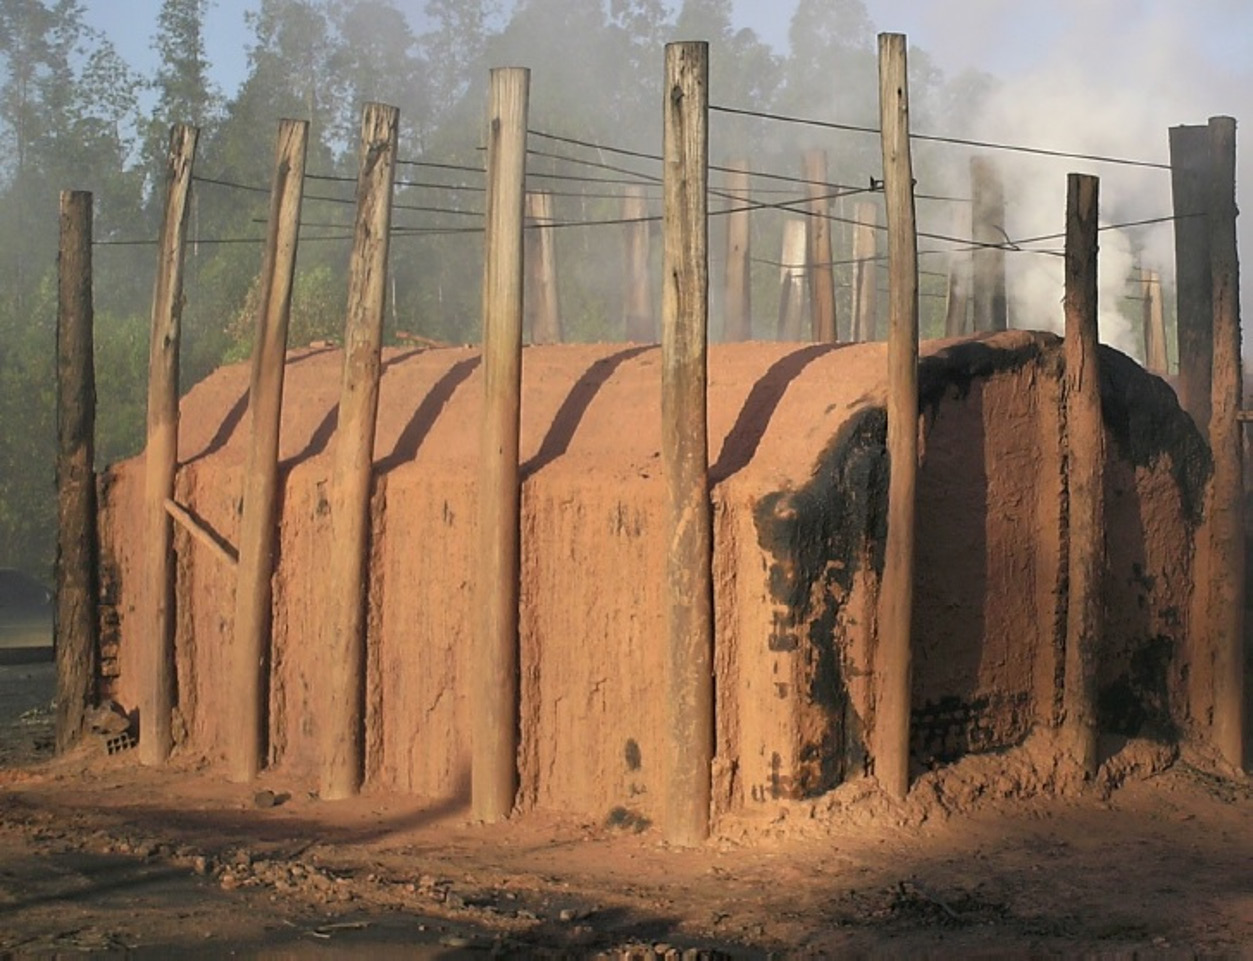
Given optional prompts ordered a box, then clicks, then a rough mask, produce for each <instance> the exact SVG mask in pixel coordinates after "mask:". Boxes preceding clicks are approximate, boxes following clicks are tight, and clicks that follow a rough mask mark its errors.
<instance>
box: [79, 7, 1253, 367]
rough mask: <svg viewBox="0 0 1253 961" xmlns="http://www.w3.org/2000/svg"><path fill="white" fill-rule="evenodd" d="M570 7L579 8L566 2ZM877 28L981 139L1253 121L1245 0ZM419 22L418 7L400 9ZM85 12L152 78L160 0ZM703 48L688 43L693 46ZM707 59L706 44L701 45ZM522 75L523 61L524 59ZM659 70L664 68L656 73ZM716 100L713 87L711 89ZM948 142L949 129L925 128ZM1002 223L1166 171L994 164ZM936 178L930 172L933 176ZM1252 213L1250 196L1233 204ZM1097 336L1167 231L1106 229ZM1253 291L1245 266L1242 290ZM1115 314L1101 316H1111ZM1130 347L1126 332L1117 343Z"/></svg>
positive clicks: (1139, 198)
mask: <svg viewBox="0 0 1253 961" xmlns="http://www.w3.org/2000/svg"><path fill="white" fill-rule="evenodd" d="M571 2H572V3H577V2H586V0H571ZM865 4H866V8H867V10H868V12H869V14H870V17H871V19H872V20H873V22H874V24H875V26H876V28H877V29H879V30H887V31H893V32H900V33H905V34H906V35H907V36H908V38H909V41H910V43H911V45H915V46H918V47H921V48H922V49H924V50H926V51H927V52H928V53H929V54H930V55H931V56H932V58H933V59H934V61H935V63H936V65H937V66H939V67H940V68H941V69H942V70H943V71H944V72H945V73H946V75H948V76H950V77H952V76H955V75H957V74H959V73H960V72H961V71H963V70H965V69H967V68H975V69H978V70H983V71H987V72H989V73H992V74H994V75H996V76H997V77H998V78H999V80H1000V81H1001V82H1000V84H999V85H998V88H997V93H996V95H995V96H994V97H993V98H992V101H991V103H989V104H988V105H987V108H986V109H985V110H984V111H983V112H982V113H981V114H980V115H979V116H977V117H969V116H966V115H963V117H962V119H963V120H964V121H966V122H967V123H968V124H969V125H970V126H971V128H972V129H973V131H974V133H975V135H976V136H978V137H980V138H982V139H986V140H995V141H998V142H1002V143H1018V144H1033V145H1040V146H1049V147H1056V148H1061V149H1065V150H1070V151H1076V152H1084V153H1095V154H1104V155H1115V156H1123V157H1133V158H1139V159H1145V160H1153V161H1165V160H1166V159H1167V129H1168V128H1169V127H1171V126H1174V125H1177V124H1183V123H1189V124H1195V123H1204V122H1205V121H1206V119H1207V118H1208V117H1210V116H1214V115H1218V114H1226V115H1231V116H1234V117H1236V118H1237V120H1239V119H1240V118H1242V117H1244V118H1248V117H1251V116H1253V2H1250V0H1050V2H1048V3H1043V2H1035V3H1028V2H1026V0H865ZM254 5H255V3H254V0H216V3H215V5H214V7H213V9H212V12H211V14H210V17H209V22H208V24H207V45H208V54H209V58H210V60H211V61H212V62H213V75H214V78H215V79H216V81H217V82H218V84H219V85H220V86H221V88H222V90H223V92H224V93H226V94H227V95H228V96H229V95H230V94H231V93H233V92H234V90H235V88H236V86H237V85H238V83H239V82H240V81H241V80H242V78H243V74H244V71H245V68H246V63H247V50H246V47H247V44H248V42H249V41H248V32H247V30H246V28H245V25H244V11H245V10H247V9H249V8H251V7H253V6H254ZM397 6H398V7H399V8H400V9H402V10H404V11H405V12H407V13H409V14H410V16H411V18H412V19H413V20H414V22H415V26H418V27H419V28H420V27H421V24H420V21H419V19H418V18H419V16H420V11H421V10H422V8H423V7H424V6H425V0H398V3H397ZM86 7H87V9H88V15H89V19H90V20H91V22H92V23H93V24H95V25H96V26H98V27H99V28H101V29H103V30H104V31H105V32H106V33H107V34H108V35H109V36H110V37H111V38H112V39H113V41H114V43H115V44H116V45H117V47H118V48H119V50H120V52H121V53H122V54H123V56H124V57H125V58H126V59H127V60H128V61H129V62H130V63H132V64H133V65H134V66H136V67H138V68H140V69H141V70H150V69H151V67H152V66H153V63H152V56H151V54H150V52H149V50H148V46H149V41H150V38H151V36H152V33H153V31H154V28H155V23H156V15H157V10H158V9H159V7H160V0H86ZM794 9H795V0H735V16H736V20H737V26H745V27H751V28H753V29H755V30H756V31H757V32H758V33H759V34H760V35H761V36H762V37H763V38H765V39H766V40H768V41H769V42H771V43H772V44H774V45H775V46H776V47H779V48H780V49H783V48H785V47H786V43H787V29H788V22H789V20H790V19H791V15H792V11H793V10H794ZM688 39H699V38H688ZM712 53H713V55H714V56H717V51H716V50H714V51H712ZM520 65H521V66H528V64H520ZM660 69H661V66H660V63H659V64H658V70H660ZM712 96H713V97H714V98H715V99H716V97H717V94H716V92H712ZM925 132H930V133H945V132H947V131H946V130H942V129H941V130H927V131H925ZM999 156H1000V157H1003V158H1004V168H1005V176H1006V181H1007V184H1006V187H1007V196H1009V197H1010V198H1011V200H1010V206H1009V207H1008V208H1007V229H1008V230H1009V232H1010V234H1011V236H1018V237H1030V236H1035V235H1039V234H1047V233H1052V232H1055V231H1057V230H1059V229H1060V228H1061V222H1062V221H1061V218H1062V211H1064V210H1065V174H1066V173H1067V172H1072V171H1076V172H1085V173H1095V174H1098V175H1100V176H1101V177H1102V182H1101V211H1102V219H1103V220H1104V221H1105V222H1106V223H1110V222H1114V223H1128V222H1131V221H1135V220H1138V219H1144V218H1151V217H1159V216H1162V215H1165V214H1168V213H1169V211H1170V183H1169V177H1168V176H1167V175H1166V174H1165V172H1163V171H1159V170H1145V169H1136V168H1126V167H1110V166H1103V165H1089V164H1085V163H1083V162H1076V161H1069V160H1068V161H1053V162H1045V161H1039V160H1033V159H1031V158H1025V157H1023V156H1022V155H1005V154H1001V155H999ZM963 170H965V168H964V167H963V166H962V165H961V164H956V165H955V166H954V167H953V168H952V171H951V172H950V173H951V175H952V176H951V179H952V180H953V183H952V184H950V185H949V189H951V190H961V189H963V184H962V178H963V177H964V176H967V175H966V174H964V173H963ZM944 173H945V172H944V171H942V170H933V171H931V174H932V175H933V176H941V177H942V176H943V175H944ZM1239 182H1240V183H1241V184H1249V183H1253V150H1250V149H1245V150H1242V151H1241V153H1240V164H1239ZM1243 206H1244V207H1245V208H1246V209H1253V202H1249V203H1245V204H1244V205H1243ZM1240 233H1241V246H1242V248H1243V249H1245V250H1248V249H1250V246H1253V218H1251V217H1247V216H1246V217H1243V218H1241V221H1240ZM1102 237H1103V240H1102V246H1101V257H1102V265H1101V275H1102V278H1103V284H1106V283H1108V285H1109V289H1108V291H1106V290H1104V289H1103V291H1102V295H1101V299H1102V317H1101V327H1102V337H1103V339H1106V340H1108V341H1109V342H1112V343H1115V344H1117V345H1119V346H1123V347H1124V349H1130V348H1131V346H1132V344H1131V341H1134V339H1135V334H1134V330H1135V326H1136V323H1137V321H1136V319H1135V318H1130V317H1128V318H1122V317H1118V316H1109V317H1107V316H1106V307H1105V305H1106V304H1113V303H1114V302H1116V301H1117V300H1118V299H1119V296H1120V295H1121V292H1122V291H1124V290H1125V287H1124V286H1122V285H1124V284H1125V283H1126V279H1127V278H1128V277H1129V276H1133V275H1134V274H1133V273H1131V270H1132V267H1133V266H1134V264H1135V263H1136V262H1137V261H1139V262H1143V263H1144V264H1145V265H1146V266H1153V267H1156V268H1157V269H1159V270H1162V271H1163V272H1164V273H1165V274H1166V276H1167V277H1169V276H1170V275H1172V274H1173V269H1172V268H1173V231H1172V230H1171V228H1170V225H1169V224H1162V225H1159V226H1157V227H1153V228H1147V229H1138V230H1134V231H1129V232H1126V233H1125V234H1124V233H1123V232H1122V231H1110V232H1106V233H1104V234H1102ZM1051 260H1055V258H1048V257H1040V256H1026V257H1015V258H1011V268H1010V269H1011V289H1012V290H1013V291H1015V292H1016V293H1015V294H1013V297H1014V299H1015V301H1016V304H1015V307H1016V310H1017V311H1018V316H1017V321H1018V326H1040V327H1054V328H1055V327H1056V326H1057V323H1058V321H1059V319H1060V311H1059V309H1058V307H1057V305H1058V304H1059V303H1060V299H1061V289H1062V288H1061V284H1062V279H1061V270H1060V261H1059V260H1058V261H1057V262H1055V263H1050V262H1049V261H1051ZM1242 288H1243V294H1242V297H1243V299H1244V301H1245V302H1246V303H1248V302H1250V300H1249V298H1250V297H1253V272H1251V271H1246V278H1245V281H1244V283H1243V284H1242ZM1110 309H1111V310H1112V309H1113V308H1112V307H1111V308H1110ZM1127 338H1131V341H1128V340H1127Z"/></svg>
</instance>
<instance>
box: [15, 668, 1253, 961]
mask: <svg viewBox="0 0 1253 961" xmlns="http://www.w3.org/2000/svg"><path fill="white" fill-rule="evenodd" d="M52 682H53V668H52V665H50V664H39V665H26V666H22V665H5V666H0V714H2V716H0V745H2V746H0V764H2V765H3V770H0V957H4V956H9V955H10V954H12V955H15V956H27V955H37V956H55V957H69V956H72V957H83V956H88V957H91V956H110V955H125V956H129V957H136V958H156V957H167V956H170V954H171V953H172V952H174V951H177V952H178V953H179V954H180V955H181V956H184V957H191V958H198V957H205V958H208V957H223V956H234V957H267V958H314V959H317V958H367V957H368V958H389V957H396V958H400V957H404V958H458V957H467V958H473V957H487V956H503V957H519V958H522V957H550V958H551V957H575V958H577V957H595V956H597V955H598V954H602V953H603V954H604V955H605V956H607V957H613V958H618V957H640V958H652V957H666V956H667V952H668V950H670V949H680V950H682V949H701V950H700V954H699V956H701V957H730V958H763V957H770V956H772V955H773V956H775V957H788V958H790V957H798V958H808V957H836V956H840V957H846V956H861V955H868V954H873V955H875V956H890V957H901V958H906V957H908V958H918V957H962V958H969V957H989V958H990V957H998V958H1000V957H1023V958H1026V957H1031V958H1037V957H1061V956H1065V957H1072V956H1075V955H1077V954H1080V953H1084V954H1088V955H1097V956H1100V957H1104V958H1128V959H1129V958H1132V957H1136V958H1146V957H1161V958H1190V957H1196V956H1202V957H1209V956H1221V957H1253V787H1251V786H1250V783H1249V781H1248V780H1247V779H1238V778H1232V777H1224V776H1221V775H1219V774H1216V773H1214V772H1213V771H1212V769H1208V768H1207V767H1206V766H1205V765H1202V764H1200V763H1199V762H1197V761H1196V760H1195V759H1192V760H1191V761H1189V760H1187V759H1178V758H1174V757H1173V755H1172V754H1171V753H1170V752H1168V751H1165V750H1163V749H1159V748H1154V747H1153V746H1150V745H1143V744H1130V745H1123V746H1121V747H1120V748H1119V750H1118V751H1117V752H1116V753H1115V754H1114V756H1113V758H1112V759H1111V760H1110V761H1109V762H1108V763H1107V764H1106V766H1105V768H1104V769H1103V774H1102V778H1101V779H1098V782H1097V783H1095V784H1093V785H1089V786H1088V787H1086V788H1085V789H1084V790H1082V791H1080V792H1079V793H1078V794H1070V795H1068V796H1059V792H1060V789H1061V788H1062V787H1064V786H1065V784H1066V783H1067V782H1066V781H1065V780H1064V778H1061V777H1059V776H1058V775H1057V772H1055V771H1054V772H1049V771H1047V770H1046V771H1041V770H1040V769H1038V768H1033V767H1032V766H1031V764H1030V763H1029V757H1028V756H1027V755H1028V754H1029V751H1028V750H1027V749H1023V751H1020V752H1018V754H1016V755H1010V756H1006V757H1001V758H986V757H985V758H978V759H970V761H969V763H968V764H967V762H963V764H965V765H966V767H965V770H966V775H963V774H962V771H963V764H959V765H956V766H955V767H954V768H951V769H949V770H948V771H946V772H941V773H938V774H934V775H926V776H924V777H923V778H921V779H919V781H918V782H917V783H916V786H915V788H914V792H913V795H912V797H911V800H910V802H908V803H907V804H905V805H903V806H900V805H895V804H893V803H891V802H889V801H887V800H886V799H884V798H883V797H882V796H880V795H879V794H878V793H877V791H875V790H874V788H873V787H872V786H871V785H868V784H865V783H856V784H851V785H847V786H846V787H845V788H842V789H841V790H840V791H837V792H836V793H835V795H834V796H832V797H830V798H828V799H826V800H824V801H821V802H819V803H816V804H815V803H810V804H802V803H793V804H791V805H789V806H787V807H784V808H781V809H780V811H779V813H778V815H777V816H774V817H773V818H772V819H771V820H769V821H761V822H743V821H739V822H734V823H731V822H728V823H724V824H723V825H721V826H720V828H721V832H722V834H723V835H724V836H723V838H722V839H720V840H715V841H711V842H710V843H709V844H708V845H707V846H705V847H703V848H701V849H698V850H692V851H675V850H669V849H667V847H666V845H665V844H664V843H663V842H662V839H661V835H660V831H659V830H658V828H657V827H656V826H654V825H648V824H641V823H638V822H634V821H632V820H631V819H630V818H629V817H624V816H622V815H620V814H617V813H615V812H606V816H605V818H604V820H603V821H599V822H597V823H587V822H580V821H575V820H560V819H554V818H551V817H546V816H540V815H528V816H525V817H521V818H518V819H517V820H515V821H513V822H511V823H508V824H504V825H498V826H491V827H486V826H482V825H475V824H472V823H469V820H468V810H467V808H466V806H465V805H464V804H463V803H453V804H447V803H445V804H444V805H443V806H434V807H433V806H430V805H424V804H423V803H421V802H420V801H418V800H415V799H412V798H405V797H397V796H377V795H376V796H365V797H361V798H358V799H355V800H353V801H350V802H335V803H328V802H322V801H319V800H318V799H316V798H314V797H310V796H308V795H294V796H287V794H288V791H287V789H286V788H285V786H284V785H283V784H281V783H273V782H271V781H267V780H265V779H263V780H262V781H261V782H260V783H259V784H258V785H255V786H252V787H242V786H239V785H232V784H229V783H227V782H226V781H224V780H223V779H222V778H221V777H220V776H218V775H217V774H216V773H214V772H213V771H211V770H203V769H202V770H197V769H196V768H195V767H194V766H189V765H186V764H178V763H175V764H172V765H171V766H170V767H169V768H168V769H164V770H159V771H153V770H147V769H144V768H142V767H140V766H139V765H138V763H137V761H136V758H135V756H134V755H135V752H134V751H123V752H121V753H118V754H115V755H113V756H111V757H110V756H107V755H106V754H105V753H104V751H103V749H100V748H96V749H94V750H93V749H84V750H82V751H80V752H78V753H76V754H74V755H72V756H70V757H66V758H61V759H52V758H50V757H49V751H50V744H51V713H50V711H49V709H48V702H49V698H50V694H51V686H52ZM1108 747H1109V748H1110V750H1113V749H1114V748H1115V747H1118V746H1116V745H1112V744H1111V745H1108ZM1024 752H1026V753H1024ZM994 770H1003V771H1004V772H1005V773H1004V775H1003V776H1002V777H1000V778H999V779H998V777H996V776H989V772H992V771H994ZM1028 772H1034V773H1033V774H1031V775H1030V776H1028ZM267 792H268V793H267ZM1007 793H1010V794H1015V793H1016V794H1019V795H1025V796H1016V797H1009V798H1006V797H1003V796H1001V795H1004V794H1007ZM1062 793H1064V792H1062ZM626 948H634V951H633V952H631V953H624V950H623V949H626ZM669 956H677V955H674V954H671V955H669ZM690 956H697V955H690Z"/></svg>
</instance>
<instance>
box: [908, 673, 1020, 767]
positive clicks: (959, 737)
mask: <svg viewBox="0 0 1253 961" xmlns="http://www.w3.org/2000/svg"><path fill="white" fill-rule="evenodd" d="M1034 720H1035V717H1034V714H1033V710H1032V704H1031V696H1030V695H1029V694H1027V693H1026V692H1019V693H1017V694H1007V695H999V694H990V695H981V696H979V697H976V698H972V699H971V700H969V701H963V700H962V699H961V698H959V697H943V698H940V699H939V700H938V701H932V702H928V703H927V704H925V705H923V706H922V707H919V708H915V709H914V710H913V712H912V714H911V716H910V723H909V742H910V743H909V748H910V753H911V754H912V755H913V757H914V759H915V760H916V761H918V762H919V763H920V764H922V765H923V766H924V767H931V766H932V765H934V764H948V763H950V762H952V761H956V760H957V759H958V758H960V757H962V756H964V755H966V754H979V753H982V752H984V751H993V750H996V749H998V748H1003V747H1005V746H1007V745H1009V744H1017V743H1020V742H1021V741H1022V740H1023V739H1024V738H1025V737H1026V736H1027V735H1028V734H1029V733H1030V731H1031V725H1032V723H1033V722H1034Z"/></svg>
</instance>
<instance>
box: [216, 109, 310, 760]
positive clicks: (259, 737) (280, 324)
mask: <svg viewBox="0 0 1253 961" xmlns="http://www.w3.org/2000/svg"><path fill="white" fill-rule="evenodd" d="M308 142H309V123H308V121H305V120H284V121H282V122H281V123H280V124H279V131H278V145H277V147H276V150H275V162H274V180H273V186H272V187H271V191H270V215H269V220H268V224H267V228H266V244H265V258H264V260H263V262H262V266H261V302H260V305H259V306H258V310H257V326H256V333H255V337H254V340H253V348H252V381H251V384H250V385H249V388H248V410H249V414H250V416H251V421H252V426H251V430H250V436H249V441H248V466H247V471H246V472H245V474H244V516H243V523H242V528H241V531H240V536H239V564H238V567H237V568H236V577H235V637H234V640H235V648H234V663H233V665H232V667H233V670H234V688H235V691H236V696H237V697H238V698H239V701H238V704H237V706H236V708H237V711H238V713H237V714H236V717H235V723H234V724H233V725H231V741H230V744H229V745H228V761H229V766H230V777H231V779H232V780H235V781H251V780H252V779H253V778H254V777H256V775H257V772H258V771H260V770H261V767H262V765H263V764H264V763H265V755H266V750H267V743H268V738H267V735H268V730H267V728H268V718H269V711H268V704H269V693H270V691H269V683H268V682H269V668H270V652H269V637H270V609H271V593H270V580H271V578H272V577H273V575H274V543H275V539H276V538H277V536H278V450H279V425H280V422H281V420H282V413H283V374H284V370H285V367H286V358H287V326H288V321H289V319H290V317H291V298H292V283H293V281H294V279H295V275H296V246H297V236H298V234H299V232H300V204H301V198H302V197H303V193H304V191H303V189H302V187H303V185H304V177H305V155H306V151H307V147H308Z"/></svg>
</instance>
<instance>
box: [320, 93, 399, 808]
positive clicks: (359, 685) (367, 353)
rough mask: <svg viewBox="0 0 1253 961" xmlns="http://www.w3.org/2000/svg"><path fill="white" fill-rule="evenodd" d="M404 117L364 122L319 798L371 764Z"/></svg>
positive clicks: (391, 111) (334, 501) (368, 115)
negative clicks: (369, 697)
mask: <svg viewBox="0 0 1253 961" xmlns="http://www.w3.org/2000/svg"><path fill="white" fill-rule="evenodd" d="M399 123H400V112H399V111H398V110H397V109H396V108H395V107H389V106H387V105H385V104H380V103H369V104H366V106H365V110H364V111H363V114H362V119H361V152H360V163H359V166H358V173H357V213H356V224H355V227H354V229H353V248H352V260H351V261H350V263H349V267H348V311H347V318H346V321H345V326H344V377H343V385H342V387H341V389H340V395H339V422H338V424H337V426H336V428H335V451H334V455H333V456H334V462H333V467H332V474H331V536H332V542H333V543H332V547H331V578H330V583H331V584H332V585H334V586H333V590H334V592H335V594H334V597H333V598H332V603H331V613H330V628H331V629H330V636H329V638H328V643H327V651H326V661H325V663H326V684H327V688H326V689H327V698H326V704H325V713H324V720H325V729H324V731H323V732H322V736H323V743H322V776H321V796H322V797H323V798H324V799H326V800H336V799H339V798H345V797H349V796H351V795H353V794H356V793H357V791H358V790H359V789H360V787H361V779H362V776H363V768H364V765H363V761H364V753H365V751H364V713H365V710H364V700H365V692H364V686H365V644H366V580H367V575H368V573H369V560H370V543H369V542H370V488H371V480H372V478H373V467H374V427H375V422H376V420H377V416H378V398H379V377H380V374H381V371H382V364H381V351H382V343H383V316H384V310H385V309H386V305H387V254H388V237H389V233H390V230H391V219H392V186H393V184H394V183H395V177H396V143H397V135H398V129H399Z"/></svg>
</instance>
